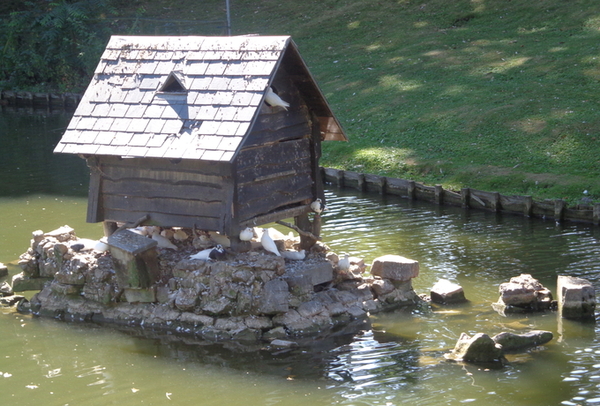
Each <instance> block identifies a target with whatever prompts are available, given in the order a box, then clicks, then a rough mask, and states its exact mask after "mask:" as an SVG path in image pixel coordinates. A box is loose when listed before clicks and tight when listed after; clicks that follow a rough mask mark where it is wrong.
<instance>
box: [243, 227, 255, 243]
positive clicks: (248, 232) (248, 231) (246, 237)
mask: <svg viewBox="0 0 600 406" xmlns="http://www.w3.org/2000/svg"><path fill="white" fill-rule="evenodd" d="M253 238H254V229H253V228H252V227H246V228H244V229H243V230H242V231H240V240H242V241H250V240H251V239H253Z"/></svg>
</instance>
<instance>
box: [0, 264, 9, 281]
mask: <svg viewBox="0 0 600 406" xmlns="http://www.w3.org/2000/svg"><path fill="white" fill-rule="evenodd" d="M5 276H8V267H7V266H6V265H4V264H3V263H2V262H0V278H3V277H5Z"/></svg>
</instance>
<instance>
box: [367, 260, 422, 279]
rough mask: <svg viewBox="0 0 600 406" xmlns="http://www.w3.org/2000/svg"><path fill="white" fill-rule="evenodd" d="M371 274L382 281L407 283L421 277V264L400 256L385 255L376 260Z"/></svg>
mask: <svg viewBox="0 0 600 406" xmlns="http://www.w3.org/2000/svg"><path fill="white" fill-rule="evenodd" d="M371 274H372V275H374V276H379V277H380V278H382V279H391V280H394V281H400V282H406V281H409V280H411V279H412V278H416V277H417V276H419V262H418V261H415V260H414V259H408V258H404V257H401V256H400V255H384V256H382V257H379V258H375V260H374V261H373V265H372V266H371Z"/></svg>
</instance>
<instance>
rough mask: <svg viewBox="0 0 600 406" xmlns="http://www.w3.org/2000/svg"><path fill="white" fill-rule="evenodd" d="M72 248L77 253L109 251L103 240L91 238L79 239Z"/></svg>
mask: <svg viewBox="0 0 600 406" xmlns="http://www.w3.org/2000/svg"><path fill="white" fill-rule="evenodd" d="M70 248H71V249H72V250H73V251H75V252H80V251H91V250H94V251H99V252H104V251H107V250H108V245H107V244H106V242H104V241H102V240H91V239H89V238H79V239H78V240H77V241H76V242H74V243H72V244H71V245H70Z"/></svg>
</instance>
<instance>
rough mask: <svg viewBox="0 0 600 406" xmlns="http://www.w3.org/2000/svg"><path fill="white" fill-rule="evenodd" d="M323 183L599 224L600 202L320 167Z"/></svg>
mask: <svg viewBox="0 0 600 406" xmlns="http://www.w3.org/2000/svg"><path fill="white" fill-rule="evenodd" d="M321 175H322V176H323V179H324V180H325V181H326V182H329V183H333V184H335V185H337V186H338V187H351V188H354V189H358V190H361V191H365V192H377V193H381V194H390V195H396V196H401V197H405V198H408V199H413V200H424V201H429V202H434V203H438V204H449V205H454V206H462V207H465V208H470V209H483V210H490V211H494V212H507V213H517V214H522V215H524V216H527V217H542V218H551V219H554V220H555V221H557V222H562V221H578V222H585V223H592V224H595V225H600V204H598V203H596V204H594V205H593V206H592V205H589V206H577V207H571V208H569V207H567V206H566V202H565V201H564V200H562V199H554V200H542V201H535V200H533V199H532V198H531V196H505V195H501V194H500V193H498V192H485V191H481V190H476V189H471V188H464V189H461V191H460V192H455V191H452V190H446V189H444V188H443V187H442V186H441V185H435V186H427V185H424V184H422V183H418V182H415V181H411V180H406V179H397V178H389V177H386V176H377V175H368V174H364V173H359V172H354V171H343V170H338V169H333V168H321Z"/></svg>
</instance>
